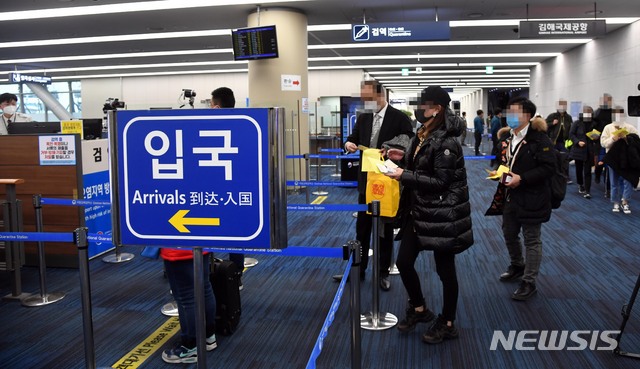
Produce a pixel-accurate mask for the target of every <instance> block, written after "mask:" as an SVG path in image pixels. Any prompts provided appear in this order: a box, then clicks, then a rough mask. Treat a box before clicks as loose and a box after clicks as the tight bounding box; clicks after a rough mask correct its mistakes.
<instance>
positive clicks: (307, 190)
mask: <svg viewBox="0 0 640 369" xmlns="http://www.w3.org/2000/svg"><path fill="white" fill-rule="evenodd" d="M303 156H304V162H305V163H306V166H307V180H310V178H309V175H310V174H311V161H310V159H309V154H304V155H303ZM304 193H305V195H306V197H307V204H309V203H311V199H310V198H309V186H306V187H305V188H304Z"/></svg>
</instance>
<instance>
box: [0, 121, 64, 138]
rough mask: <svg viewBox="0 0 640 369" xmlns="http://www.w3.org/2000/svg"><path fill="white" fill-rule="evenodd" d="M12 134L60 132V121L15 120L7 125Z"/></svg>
mask: <svg viewBox="0 0 640 369" xmlns="http://www.w3.org/2000/svg"><path fill="white" fill-rule="evenodd" d="M7 131H8V132H9V134H10V135H28V134H37V133H60V122H13V123H11V124H9V125H8V126H7Z"/></svg>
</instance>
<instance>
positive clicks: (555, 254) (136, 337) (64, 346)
mask: <svg viewBox="0 0 640 369" xmlns="http://www.w3.org/2000/svg"><path fill="white" fill-rule="evenodd" d="M466 152H467V154H468V155H471V154H472V149H471V148H466ZM487 164H488V162H487V161H477V160H469V161H467V168H468V174H469V180H470V183H469V185H470V188H471V203H472V212H473V226H474V235H475V241H476V243H475V245H474V246H473V247H472V248H471V249H469V250H468V251H467V252H465V253H463V254H461V255H460V256H459V257H458V258H457V271H458V276H459V284H460V299H459V305H458V314H457V315H458V318H457V321H456V325H457V327H458V329H459V331H460V337H459V338H458V339H457V340H452V341H446V342H444V343H443V344H440V345H426V344H424V343H422V342H421V341H420V335H421V334H422V333H423V331H424V330H425V329H426V325H421V326H419V327H418V328H417V329H416V330H415V331H413V332H411V333H409V334H401V333H400V332H398V331H397V329H395V328H393V329H389V330H386V331H378V332H371V331H366V330H363V331H362V355H363V359H362V368H368V369H391V368H394V369H395V368H398V369H413V368H416V369H417V368H421V369H422V368H492V369H499V368H518V369H526V368H531V369H534V368H535V369H538V368H571V367H575V368H637V367H638V365H639V364H640V361H638V360H634V359H629V358H624V357H619V356H616V355H614V354H612V353H611V351H610V350H591V349H589V348H587V349H586V350H567V349H563V350H556V351H544V350H537V349H536V350H511V351H509V350H505V349H503V347H502V346H498V348H497V350H490V346H491V341H492V337H493V334H494V331H496V330H498V331H502V332H503V333H504V334H505V335H508V334H509V331H510V330H516V331H518V332H521V331H539V330H558V331H563V330H564V331H569V332H571V331H575V330H583V331H589V332H587V333H584V334H582V335H581V336H580V337H582V338H584V339H585V340H586V341H589V344H591V342H590V339H591V333H590V332H591V331H603V330H617V329H618V328H619V325H620V323H621V321H622V318H621V314H620V310H621V307H622V305H623V304H625V303H626V302H627V301H628V299H629V297H630V295H631V292H632V289H633V287H634V284H635V282H636V279H637V277H638V273H639V272H640V235H639V232H638V224H639V222H638V219H639V218H638V217H639V216H638V214H640V207H634V202H632V203H631V204H632V210H633V211H634V212H633V213H632V214H631V215H624V214H614V213H612V212H611V206H610V203H609V202H608V200H607V199H605V198H604V196H603V185H602V184H600V185H594V188H593V189H592V195H593V199H591V200H586V199H583V198H582V196H581V195H579V194H578V193H577V186H576V185H575V184H574V185H570V186H569V187H568V190H569V192H568V194H567V199H566V200H565V201H564V203H563V205H562V207H561V208H560V209H558V210H556V211H554V215H553V216H552V219H551V221H550V222H549V223H547V224H545V225H544V226H543V229H542V234H543V244H544V246H543V252H544V257H543V262H542V267H541V271H540V276H539V279H538V289H539V292H538V294H537V296H535V297H533V298H532V299H531V300H529V301H527V302H524V303H523V302H516V301H513V300H512V299H511V298H510V294H511V292H513V290H515V288H516V287H517V283H502V282H499V281H498V278H497V277H498V275H499V274H500V273H501V272H502V271H503V270H504V269H505V268H506V266H507V264H508V256H507V253H506V250H505V248H504V245H503V241H502V235H501V230H500V224H501V219H500V218H497V217H485V216H484V211H485V209H486V208H487V206H488V205H489V202H490V199H491V196H492V194H493V191H494V190H495V183H494V182H490V181H488V180H485V179H484V177H485V176H486V174H485V172H484V168H485V167H486V166H487ZM323 170H326V171H327V173H326V178H325V179H326V180H335V177H329V175H330V174H331V173H330V172H333V169H331V168H327V169H324V168H323ZM571 171H572V175H574V173H573V171H574V168H573V167H571ZM574 180H575V179H574ZM326 190H327V191H328V192H329V195H328V197H327V199H326V201H325V202H324V203H326V204H353V203H355V202H356V199H357V196H356V191H355V189H352V188H335V187H331V188H327V189H326ZM636 195H637V196H640V195H638V194H636ZM312 199H313V197H312ZM304 201H305V196H304V193H298V194H295V193H294V194H291V195H290V197H289V203H298V204H299V203H303V202H304ZM288 220H289V244H290V245H297V246H313V247H340V246H342V245H343V244H344V243H345V242H346V241H348V240H349V239H351V238H353V237H354V235H355V218H353V216H352V214H351V212H336V213H332V214H325V213H320V212H290V213H289V219H288ZM129 251H130V252H134V253H136V254H139V250H136V249H133V250H129ZM220 256H225V255H223V254H221V255H220ZM248 256H255V257H256V258H257V259H258V260H259V263H258V265H256V266H255V267H253V268H250V269H248V270H247V271H246V273H245V275H244V278H243V282H244V290H243V291H242V292H241V295H242V303H243V314H242V321H241V324H240V327H239V330H238V331H237V332H236V333H235V334H234V335H233V336H231V337H219V339H218V341H219V346H218V348H217V349H216V350H215V351H213V352H210V353H208V354H207V362H208V367H210V368H223V369H236V368H238V369H240V368H251V369H267V368H269V369H271V368H283V369H288V368H304V367H305V366H306V363H307V360H308V358H309V356H310V354H311V350H312V349H313V345H314V343H315V341H316V338H317V336H318V334H319V333H320V328H321V326H322V324H323V321H324V319H325V316H326V314H327V312H328V309H329V306H330V304H331V302H332V300H333V297H334V295H335V292H336V289H337V286H338V284H337V283H335V282H333V281H332V279H331V275H333V274H336V273H340V272H341V271H342V270H343V269H344V266H345V265H346V264H345V262H344V261H341V260H338V259H323V258H313V257H283V256H272V255H248ZM417 268H418V272H419V273H420V276H421V278H422V283H423V286H422V287H423V291H424V293H425V297H426V298H427V304H428V306H429V307H430V308H431V309H432V310H435V311H439V310H440V308H441V305H442V291H441V285H440V282H439V280H438V278H437V275H436V273H435V268H434V264H433V259H432V256H431V255H430V254H429V253H423V254H422V255H421V256H420V257H419V258H418V261H417ZM90 273H91V285H92V293H93V296H92V302H93V322H94V336H95V352H96V362H97V366H98V367H110V366H112V365H113V364H114V363H116V362H117V361H118V360H119V359H121V358H122V357H123V356H125V355H126V354H127V353H128V352H129V351H131V350H132V349H133V348H134V347H136V346H137V345H139V344H140V343H141V342H142V341H143V340H144V339H145V338H146V337H148V336H149V335H150V334H152V332H154V331H155V330H156V329H158V328H159V327H160V326H162V325H163V324H164V323H166V322H167V320H168V318H167V317H165V316H163V315H161V314H160V309H161V307H162V306H163V305H164V304H165V303H167V302H169V301H170V300H171V296H170V295H169V293H168V289H169V288H168V283H167V281H166V279H165V278H164V276H163V270H162V263H161V262H159V261H154V260H149V259H145V258H143V257H140V256H136V258H135V259H134V260H132V261H130V262H128V263H122V264H106V263H104V262H102V261H101V260H100V259H97V260H93V261H91V262H90ZM22 275H23V290H24V291H26V292H32V293H33V292H37V289H38V286H39V284H38V283H39V282H38V271H37V269H36V268H25V269H24V270H23V273H22ZM47 280H48V289H49V290H50V291H63V292H66V293H67V296H66V297H65V298H64V299H63V300H62V301H60V302H58V303H55V304H52V305H49V306H45V307H38V308H26V307H22V306H21V305H20V304H19V303H17V302H11V301H6V300H3V301H1V302H0V327H2V335H1V336H0V363H1V364H0V368H24V369H27V368H34V369H35V368H38V369H45V368H56V369H59V368H84V367H85V355H84V344H83V342H84V339H83V330H82V327H83V326H82V315H81V305H80V291H79V277H78V271H77V270H70V269H49V270H48V274H47ZM391 280H392V289H391V291H389V292H381V293H380V309H381V311H386V312H390V313H393V314H395V315H396V316H398V318H400V319H401V318H402V317H403V314H404V309H405V304H406V293H405V291H404V289H403V287H402V283H401V281H400V278H399V276H392V277H391ZM372 288H373V287H372V285H371V273H370V271H369V272H368V273H367V279H366V280H365V282H364V283H363V285H362V290H361V296H362V308H363V309H362V310H363V311H369V310H370V309H371V306H372V305H371V304H372V303H371V295H372ZM9 291H10V289H9V280H8V275H7V274H6V273H4V272H3V273H2V274H0V293H1V294H2V295H3V296H4V295H7V294H8V293H9ZM348 302H349V300H348V288H347V290H346V292H345V296H344V297H343V299H342V304H341V306H340V309H339V310H338V312H337V314H336V316H335V321H334V323H333V325H332V326H331V328H330V329H329V331H328V333H327V337H326V338H325V340H324V346H323V348H322V353H321V355H320V357H319V358H318V361H317V367H318V368H326V369H341V368H345V369H346V368H350V367H351V364H350V363H351V361H350V357H351V356H350V355H351V353H350V326H349V309H348ZM526 337H527V338H531V337H537V336H536V334H535V333H534V334H530V335H528V336H526ZM594 342H595V344H596V346H598V347H601V346H606V345H607V344H606V342H603V341H600V340H596V341H594ZM535 345H536V343H535V342H534V343H527V344H526V346H531V347H533V346H535ZM578 345H579V344H578V343H576V342H573V341H569V343H568V346H574V347H575V346H578ZM585 345H586V344H585ZM622 348H623V349H624V350H627V351H630V352H640V304H639V305H636V309H635V311H634V312H633V314H632V316H631V319H630V320H629V324H628V325H627V328H626V330H625V335H624V338H623V341H622ZM129 367H130V368H133V367H135V366H129ZM138 367H140V368H171V367H177V366H176V365H175V364H166V363H164V362H163V361H162V360H161V358H160V351H158V352H156V353H155V354H153V355H151V356H150V357H148V358H147V359H146V360H145V361H144V362H142V364H140V365H139V366H138ZM181 367H185V368H195V367H196V364H183V365H181Z"/></svg>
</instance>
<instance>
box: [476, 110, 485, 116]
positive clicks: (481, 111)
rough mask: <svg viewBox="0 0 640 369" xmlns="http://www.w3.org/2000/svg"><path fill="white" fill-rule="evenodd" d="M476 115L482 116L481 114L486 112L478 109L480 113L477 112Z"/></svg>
mask: <svg viewBox="0 0 640 369" xmlns="http://www.w3.org/2000/svg"><path fill="white" fill-rule="evenodd" d="M476 114H477V115H480V114H484V112H483V111H482V109H478V111H477V112H476Z"/></svg>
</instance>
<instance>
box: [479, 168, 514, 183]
mask: <svg viewBox="0 0 640 369" xmlns="http://www.w3.org/2000/svg"><path fill="white" fill-rule="evenodd" d="M485 170H486V171H487V173H489V176H488V177H487V179H491V180H494V181H497V180H499V179H500V178H502V175H503V174H504V173H509V167H507V166H505V165H500V166H499V167H498V169H497V170H488V169H485Z"/></svg>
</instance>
